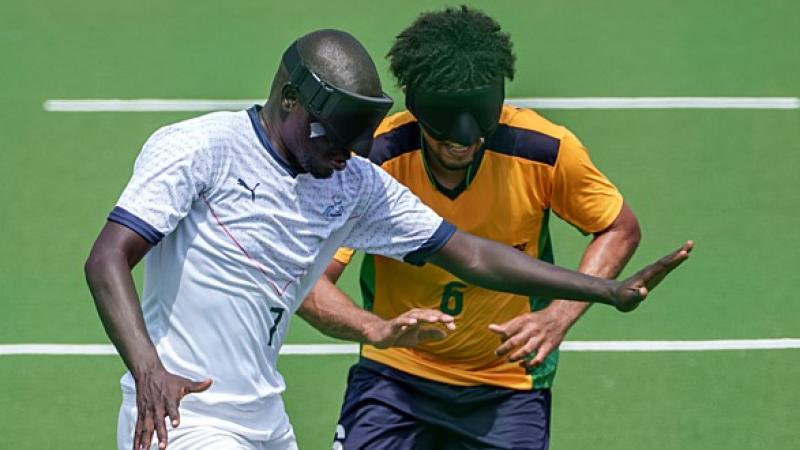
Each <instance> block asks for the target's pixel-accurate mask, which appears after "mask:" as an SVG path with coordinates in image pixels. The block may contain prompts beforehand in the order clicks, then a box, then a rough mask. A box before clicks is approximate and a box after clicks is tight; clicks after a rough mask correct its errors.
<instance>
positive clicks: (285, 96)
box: [281, 83, 297, 112]
mask: <svg viewBox="0 0 800 450" xmlns="http://www.w3.org/2000/svg"><path fill="white" fill-rule="evenodd" d="M295 105H297V88H295V87H294V85H293V84H292V83H286V84H284V85H283V89H282V90H281V107H282V108H283V109H284V110H285V111H287V112H288V111H291V110H293V109H294V107H295Z"/></svg>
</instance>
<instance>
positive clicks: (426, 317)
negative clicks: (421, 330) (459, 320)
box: [402, 309, 456, 331]
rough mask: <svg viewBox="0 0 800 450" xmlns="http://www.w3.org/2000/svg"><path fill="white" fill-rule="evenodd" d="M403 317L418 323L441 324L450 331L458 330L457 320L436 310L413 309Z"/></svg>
mask: <svg viewBox="0 0 800 450" xmlns="http://www.w3.org/2000/svg"><path fill="white" fill-rule="evenodd" d="M402 317H404V318H406V319H412V320H416V321H418V322H425V323H441V324H444V326H445V327H446V328H447V329H448V330H450V331H453V330H455V329H456V324H455V318H454V317H453V316H451V315H449V314H445V313H443V312H441V311H439V310H436V309H412V310H410V311H408V312H406V313H405V314H403V316H402ZM414 324H416V322H415V323H414ZM412 325H413V324H412Z"/></svg>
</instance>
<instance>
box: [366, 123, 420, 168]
mask: <svg viewBox="0 0 800 450" xmlns="http://www.w3.org/2000/svg"><path fill="white" fill-rule="evenodd" d="M421 139H422V136H421V135H420V131H419V125H417V120H416V119H415V118H414V116H413V115H411V113H410V112H408V111H403V112H400V113H397V114H393V115H391V116H389V117H387V118H386V119H384V120H383V122H381V124H380V125H379V126H378V129H377V130H376V131H375V140H374V142H373V144H372V149H371V150H370V154H369V159H370V161H372V162H373V163H375V164H378V165H382V164H383V163H385V162H387V161H390V160H392V159H395V158H397V157H400V156H402V155H404V154H407V153H410V152H413V151H416V150H419V149H420V144H421V142H422V141H421Z"/></svg>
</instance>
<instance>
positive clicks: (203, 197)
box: [109, 107, 455, 439]
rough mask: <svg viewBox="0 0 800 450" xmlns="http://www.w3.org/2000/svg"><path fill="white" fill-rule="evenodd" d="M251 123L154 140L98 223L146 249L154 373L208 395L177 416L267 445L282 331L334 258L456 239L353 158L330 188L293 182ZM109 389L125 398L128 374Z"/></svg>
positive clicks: (244, 118) (297, 178) (300, 179)
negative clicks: (200, 419) (196, 385)
mask: <svg viewBox="0 0 800 450" xmlns="http://www.w3.org/2000/svg"><path fill="white" fill-rule="evenodd" d="M258 110H259V107H253V108H251V109H249V110H247V111H240V112H218V113H212V114H207V115H204V116H201V117H198V118H194V119H191V120H187V121H184V122H180V123H177V124H173V125H170V126H167V127H164V128H162V129H160V130H158V131H157V132H156V133H154V134H153V135H152V136H151V137H150V139H149V140H148V141H147V143H146V144H145V145H144V147H143V149H142V151H141V154H140V155H139V157H138V159H137V160H136V165H135V168H134V173H133V177H132V178H131V180H130V182H129V184H128V186H127V187H126V188H125V190H124V192H123V193H122V196H121V197H120V199H119V202H118V203H117V206H116V207H115V208H114V210H113V211H112V212H111V214H110V215H109V220H111V221H113V222H116V223H119V224H122V225H124V226H127V227H128V228H130V229H132V230H134V231H135V232H137V233H138V234H140V235H141V236H142V237H144V238H145V239H146V240H148V241H149V242H150V243H151V244H153V245H154V246H155V247H154V248H153V249H152V250H151V251H150V252H149V253H148V254H147V256H146V258H145V285H144V292H143V295H142V299H141V301H142V310H143V313H144V318H145V323H146V324H147V330H148V332H149V334H150V338H151V339H152V341H153V343H154V344H155V345H156V348H157V350H158V354H159V356H160V357H161V360H162V361H163V363H164V366H165V367H166V368H167V370H169V371H170V372H173V373H175V374H178V375H181V376H184V377H187V378H189V379H193V380H201V379H204V378H211V379H212V380H213V382H214V383H213V385H212V386H211V388H210V389H209V390H208V391H206V392H204V393H201V394H196V395H190V396H188V397H186V398H184V400H183V401H182V404H181V406H182V408H189V409H191V410H192V411H195V412H199V413H206V414H207V415H209V416H212V417H215V418H216V419H218V420H219V421H220V422H224V423H223V424H222V425H220V426H225V427H228V428H229V429H230V430H231V431H234V432H237V433H240V434H244V435H247V436H250V437H253V438H257V439H269V438H270V436H269V433H270V431H269V430H274V429H275V428H276V426H279V425H278V424H276V423H274V422H275V420H276V417H275V415H274V412H270V411H269V410H271V409H274V405H275V404H276V403H275V397H276V396H278V395H279V394H280V393H281V392H282V391H283V390H284V387H285V386H284V381H283V378H282V377H281V375H280V374H279V373H278V371H277V368H276V359H277V357H278V352H279V350H280V348H281V345H282V344H283V340H284V336H285V335H286V331H287V328H288V324H289V319H290V318H291V316H292V315H293V313H294V312H295V310H296V309H297V308H298V307H299V306H300V303H301V302H302V300H303V298H304V297H305V296H306V295H307V294H308V293H309V291H310V290H311V288H312V287H313V285H314V284H315V282H316V281H317V279H318V278H319V277H320V276H321V274H322V273H323V271H324V269H325V267H326V266H327V264H328V262H329V261H330V260H331V257H332V256H333V254H334V252H335V251H336V249H337V248H339V247H340V246H343V245H344V246H348V247H352V248H356V249H360V250H364V251H365V252H368V253H373V254H379V255H384V256H388V257H392V258H397V259H405V260H406V261H409V262H412V263H417V264H421V263H422V262H423V261H424V259H425V258H426V257H427V256H428V255H430V254H431V253H433V252H435V251H437V250H438V249H439V248H440V247H441V246H442V245H444V243H445V242H446V241H447V240H448V239H449V237H450V236H451V235H452V233H453V232H454V230H455V228H454V227H453V226H452V225H450V224H449V223H447V222H445V221H443V220H442V219H441V217H439V216H438V215H437V214H436V213H434V212H433V211H432V210H431V209H430V208H428V207H427V206H425V205H424V204H423V203H422V202H421V201H420V200H419V199H417V198H416V197H415V196H414V195H413V194H411V193H410V191H409V190H408V189H407V188H405V187H403V186H401V185H400V184H399V183H398V182H396V181H395V180H394V179H393V178H391V177H390V176H388V175H387V174H386V173H385V172H384V171H383V170H381V169H380V168H378V167H377V166H375V165H373V164H371V163H370V162H369V161H367V160H365V159H363V158H360V157H355V156H354V157H353V158H351V159H350V161H348V164H347V167H346V168H345V169H344V170H342V171H336V172H334V174H333V176H332V177H331V178H329V179H315V178H313V177H312V176H311V175H309V174H297V173H295V172H294V171H293V170H292V168H291V167H290V166H289V165H288V164H287V163H286V162H285V161H284V160H283V159H282V158H281V157H280V155H279V154H278V153H277V152H276V151H275V149H274V148H273V147H272V145H271V143H270V141H269V138H268V136H267V134H266V131H265V130H264V128H263V126H262V125H261V122H260V120H259V118H258ZM122 388H123V391H124V392H125V393H126V394H128V395H130V394H132V393H133V392H134V388H135V386H134V381H133V379H132V377H131V375H130V373H128V374H126V375H125V376H124V377H123V378H122ZM278 401H279V400H278ZM280 409H281V413H282V408H280ZM282 414H283V416H282V418H281V420H286V419H285V413H282ZM287 425H288V422H287Z"/></svg>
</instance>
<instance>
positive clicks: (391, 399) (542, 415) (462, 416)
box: [333, 359, 550, 450]
mask: <svg viewBox="0 0 800 450" xmlns="http://www.w3.org/2000/svg"><path fill="white" fill-rule="evenodd" d="M549 441H550V390H549V389H541V390H531V391H517V390H512V389H503V388H498V387H492V386H474V387H472V386H466V387H464V386H451V385H448V384H444V383H437V382H435V381H430V380H426V379H424V378H420V377H416V376H413V375H410V374H407V373H405V372H401V371H399V370H396V369H393V368H390V367H388V366H385V365H383V364H380V363H377V362H374V361H370V360H366V359H361V360H360V361H359V362H358V363H357V364H356V365H354V366H353V367H352V368H351V369H350V374H349V376H348V380H347V392H346V393H345V398H344V404H343V405H342V412H341V416H340V417H339V425H338V426H337V428H336V435H335V437H334V444H333V448H334V449H335V450H411V449H414V450H427V449H430V450H488V449H507V450H512V449H513V450H542V449H547V448H548V444H549Z"/></svg>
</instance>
